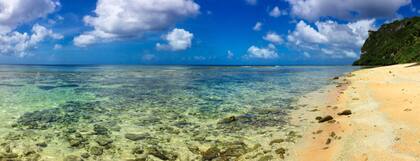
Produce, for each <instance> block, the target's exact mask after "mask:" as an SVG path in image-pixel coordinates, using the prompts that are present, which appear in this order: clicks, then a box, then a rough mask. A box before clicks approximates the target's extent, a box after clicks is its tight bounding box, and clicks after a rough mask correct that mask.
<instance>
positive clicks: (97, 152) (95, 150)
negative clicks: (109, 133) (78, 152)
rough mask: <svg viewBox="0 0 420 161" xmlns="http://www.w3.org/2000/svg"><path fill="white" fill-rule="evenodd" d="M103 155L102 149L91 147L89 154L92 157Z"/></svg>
mask: <svg viewBox="0 0 420 161" xmlns="http://www.w3.org/2000/svg"><path fill="white" fill-rule="evenodd" d="M103 153H104V149H103V148H101V147H99V146H92V147H91V148H90V154H92V155H102V154H103Z"/></svg>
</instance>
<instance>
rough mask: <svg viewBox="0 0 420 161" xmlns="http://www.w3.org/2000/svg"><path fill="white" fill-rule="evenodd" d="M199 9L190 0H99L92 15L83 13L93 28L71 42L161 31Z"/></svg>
mask: <svg viewBox="0 0 420 161" xmlns="http://www.w3.org/2000/svg"><path fill="white" fill-rule="evenodd" d="M199 9H200V6H199V5H198V4H196V3H195V2H194V1H193V0H147V1H145V0H99V1H98V3H97V5H96V9H95V11H94V13H95V15H93V16H85V17H84V22H85V24H86V25H89V26H92V27H93V28H94V30H93V31H88V32H85V33H83V34H82V35H80V36H78V37H76V38H75V39H74V44H75V45H76V46H86V45H89V44H92V43H96V42H101V41H113V40H118V39H125V38H132V37H139V36H141V35H142V34H144V33H146V32H152V31H161V30H164V29H167V28H168V27H170V26H171V25H173V24H175V23H176V22H177V21H179V20H182V19H184V18H187V17H191V16H194V15H197V14H198V13H199Z"/></svg>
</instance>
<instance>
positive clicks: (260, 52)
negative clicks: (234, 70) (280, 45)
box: [247, 44, 278, 59]
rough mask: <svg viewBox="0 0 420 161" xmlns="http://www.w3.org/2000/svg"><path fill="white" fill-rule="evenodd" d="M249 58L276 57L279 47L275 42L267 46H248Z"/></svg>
mask: <svg viewBox="0 0 420 161" xmlns="http://www.w3.org/2000/svg"><path fill="white" fill-rule="evenodd" d="M247 56H248V57H249V58H259V59H275V58H277V57H278V54H277V49H276V47H275V46H274V45H273V44H270V45H268V46H267V47H263V48H260V47H256V46H254V45H253V46H251V47H249V48H248V54H247Z"/></svg>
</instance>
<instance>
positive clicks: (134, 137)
mask: <svg viewBox="0 0 420 161" xmlns="http://www.w3.org/2000/svg"><path fill="white" fill-rule="evenodd" d="M124 136H125V138H126V139H128V140H131V141H138V140H143V139H146V138H149V137H150V134H148V133H144V134H133V133H127V134H125V135H124Z"/></svg>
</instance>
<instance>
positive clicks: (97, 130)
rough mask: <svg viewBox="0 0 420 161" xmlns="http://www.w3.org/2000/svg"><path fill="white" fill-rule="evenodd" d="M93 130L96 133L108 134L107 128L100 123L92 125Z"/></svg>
mask: <svg viewBox="0 0 420 161" xmlns="http://www.w3.org/2000/svg"><path fill="white" fill-rule="evenodd" d="M93 131H94V132H95V134H96V135H108V134H109V130H108V129H107V128H105V127H104V126H102V125H99V124H95V125H93Z"/></svg>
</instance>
